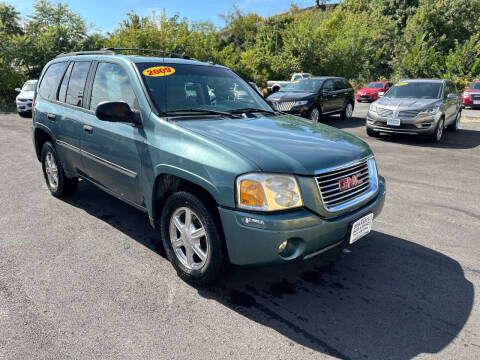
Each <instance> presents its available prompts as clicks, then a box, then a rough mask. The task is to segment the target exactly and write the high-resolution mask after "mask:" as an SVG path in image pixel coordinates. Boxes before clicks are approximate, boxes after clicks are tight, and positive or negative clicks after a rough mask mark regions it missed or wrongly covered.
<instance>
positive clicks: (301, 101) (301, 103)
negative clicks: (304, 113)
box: [295, 100, 308, 106]
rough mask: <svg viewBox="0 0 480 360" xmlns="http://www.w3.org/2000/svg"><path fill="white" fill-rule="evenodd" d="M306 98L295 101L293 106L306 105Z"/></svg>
mask: <svg viewBox="0 0 480 360" xmlns="http://www.w3.org/2000/svg"><path fill="white" fill-rule="evenodd" d="M307 103H308V100H300V101H297V102H296V103H295V106H302V105H307Z"/></svg>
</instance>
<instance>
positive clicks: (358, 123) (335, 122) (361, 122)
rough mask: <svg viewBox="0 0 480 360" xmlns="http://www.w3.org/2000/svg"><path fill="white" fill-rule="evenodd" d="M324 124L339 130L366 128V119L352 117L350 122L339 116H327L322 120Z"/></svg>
mask: <svg viewBox="0 0 480 360" xmlns="http://www.w3.org/2000/svg"><path fill="white" fill-rule="evenodd" d="M320 122H321V123H322V124H325V125H330V126H333V127H336V128H337V129H348V128H356V127H362V126H365V118H362V117H351V118H350V119H348V120H344V119H342V118H341V117H340V116H339V115H331V116H326V117H324V118H322V119H321V120H320Z"/></svg>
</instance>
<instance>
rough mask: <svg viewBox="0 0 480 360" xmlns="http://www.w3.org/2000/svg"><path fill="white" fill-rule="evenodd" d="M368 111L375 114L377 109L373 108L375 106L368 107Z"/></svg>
mask: <svg viewBox="0 0 480 360" xmlns="http://www.w3.org/2000/svg"><path fill="white" fill-rule="evenodd" d="M368 111H370V112H373V113H376V112H377V107H376V106H375V104H372V105H370V109H369V110H368Z"/></svg>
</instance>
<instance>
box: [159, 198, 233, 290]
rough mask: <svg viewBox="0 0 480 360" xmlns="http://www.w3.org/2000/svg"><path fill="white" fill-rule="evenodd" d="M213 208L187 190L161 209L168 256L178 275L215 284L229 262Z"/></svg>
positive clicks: (164, 241) (203, 283)
mask: <svg viewBox="0 0 480 360" xmlns="http://www.w3.org/2000/svg"><path fill="white" fill-rule="evenodd" d="M212 211H213V210H212V209H209V208H208V207H207V206H206V205H205V204H204V203H203V202H202V201H201V200H199V199H198V198H197V197H196V196H194V195H192V194H190V193H188V192H177V193H175V194H173V195H171V196H170V197H169V198H168V200H167V202H166V203H165V206H164V208H163V211H162V216H161V220H160V232H161V236H162V243H163V246H164V249H165V252H166V254H167V257H168V259H169V260H170V262H171V263H172V265H173V267H174V268H175V270H176V271H177V274H178V275H179V276H180V277H181V278H182V279H183V280H185V281H187V282H189V283H192V284H195V285H201V286H204V285H209V284H212V283H214V282H215V281H216V280H217V279H218V278H219V276H220V274H221V273H222V270H223V267H224V264H225V262H226V256H225V250H224V246H223V241H222V236H221V232H220V230H219V224H217V222H216V221H215V217H214V215H213V213H212Z"/></svg>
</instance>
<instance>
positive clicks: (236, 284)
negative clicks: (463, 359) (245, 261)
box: [198, 232, 474, 359]
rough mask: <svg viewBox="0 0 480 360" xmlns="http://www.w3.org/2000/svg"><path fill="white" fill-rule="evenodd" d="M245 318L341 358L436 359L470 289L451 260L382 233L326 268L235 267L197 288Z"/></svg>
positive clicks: (461, 319)
mask: <svg viewBox="0 0 480 360" xmlns="http://www.w3.org/2000/svg"><path fill="white" fill-rule="evenodd" d="M198 291H199V293H200V294H201V295H203V296H205V297H208V298H211V299H215V300H216V301H218V302H220V303H222V304H223V305H225V306H227V307H228V308H231V309H232V310H234V311H236V312H238V313H239V314H241V315H242V316H244V317H246V318H248V319H250V320H253V321H255V322H257V323H259V324H262V325H263V326H268V327H270V328H272V329H274V330H276V331H277V332H279V333H280V334H282V335H284V336H285V337H286V338H287V339H288V340H289V341H290V342H291V345H292V346H295V344H299V345H302V346H305V347H308V348H311V349H312V350H315V351H317V352H320V353H324V354H328V355H331V356H335V357H338V358H341V359H411V358H413V357H415V356H416V355H418V354H421V353H437V352H439V351H441V350H442V349H443V348H445V347H446V346H447V345H448V344H449V343H450V342H451V341H453V340H454V339H455V337H456V336H457V335H458V334H459V332H460V331H461V330H462V328H463V326H464V325H465V323H466V321H467V319H468V317H469V314H470V312H471V310H472V307H473V296H474V291H473V285H472V284H471V283H470V282H469V281H468V280H467V279H465V277H464V274H463V270H462V267H461V266H460V265H459V264H458V263H457V262H456V261H455V260H453V259H451V258H449V257H447V256H445V255H442V254H441V253H439V252H436V251H433V250H431V249H428V248H426V247H423V246H421V245H418V244H415V243H412V242H409V241H407V240H404V239H400V238H397V237H394V236H391V235H388V234H384V233H380V232H372V233H371V234H370V235H369V236H368V237H366V238H364V239H362V240H361V241H359V242H358V243H357V244H355V246H353V247H352V252H351V253H348V254H343V255H342V257H341V259H340V261H339V262H338V263H337V264H336V265H335V266H331V267H329V268H324V267H322V261H321V260H320V259H312V260H310V261H305V262H301V263H295V264H289V265H286V266H281V267H252V268H240V267H238V268H233V270H232V271H231V272H230V273H229V274H228V275H227V276H226V277H225V278H224V279H223V280H222V282H221V284H220V285H219V286H216V287H213V288H210V289H199V290H198Z"/></svg>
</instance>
